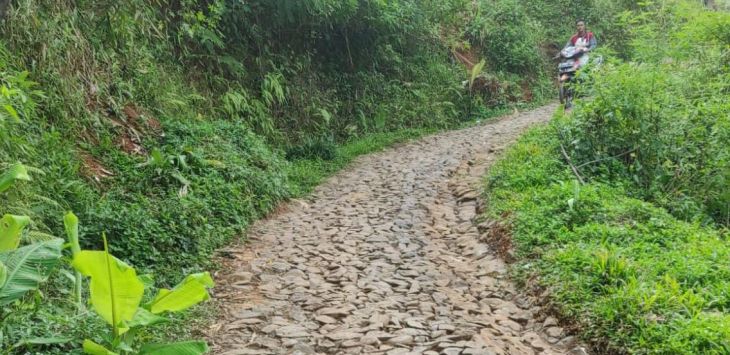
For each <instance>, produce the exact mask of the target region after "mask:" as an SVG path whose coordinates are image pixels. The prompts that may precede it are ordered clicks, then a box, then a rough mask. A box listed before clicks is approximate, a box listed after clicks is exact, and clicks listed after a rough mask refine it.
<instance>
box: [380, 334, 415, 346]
mask: <svg viewBox="0 0 730 355" xmlns="http://www.w3.org/2000/svg"><path fill="white" fill-rule="evenodd" d="M386 343H388V344H391V345H411V344H413V336H410V335H400V336H397V337H395V338H390V339H388V340H386Z"/></svg>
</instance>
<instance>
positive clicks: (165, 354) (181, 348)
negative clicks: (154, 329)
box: [139, 341, 208, 355]
mask: <svg viewBox="0 0 730 355" xmlns="http://www.w3.org/2000/svg"><path fill="white" fill-rule="evenodd" d="M207 352H208V344H206V343H205V342H204V341H183V342H179V343H172V344H147V345H145V346H143V347H142V349H140V350H139V355H200V354H205V353H207Z"/></svg>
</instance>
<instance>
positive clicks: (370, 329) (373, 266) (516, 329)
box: [208, 105, 583, 355]
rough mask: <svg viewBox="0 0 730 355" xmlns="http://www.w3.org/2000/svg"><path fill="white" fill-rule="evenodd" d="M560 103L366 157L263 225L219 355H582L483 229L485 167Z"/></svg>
mask: <svg viewBox="0 0 730 355" xmlns="http://www.w3.org/2000/svg"><path fill="white" fill-rule="evenodd" d="M555 108H556V106H555V105H550V106H545V107H542V108H540V109H537V110H534V111H531V112H527V113H521V114H513V115H512V116H509V117H505V118H503V119H501V120H500V121H497V122H494V123H489V124H484V125H480V126H476V127H472V128H468V129H463V130H459V131H453V132H448V133H444V134H440V135H435V136H430V137H426V138H423V139H420V140H417V141H415V142H413V143H410V144H405V145H402V146H399V147H396V148H393V149H390V150H387V151H384V152H381V153H376V154H372V155H368V156H364V157H361V158H359V159H358V160H357V161H356V162H355V163H354V164H353V165H352V166H351V167H350V168H349V169H347V170H346V171H343V172H341V173H340V174H338V175H336V176H334V177H332V178H330V179H329V180H328V181H327V182H326V183H324V184H323V185H321V186H320V187H318V188H317V189H316V190H315V193H314V194H312V196H311V197H310V198H308V199H306V200H296V201H292V202H291V203H289V204H288V205H287V206H286V207H285V208H283V209H282V210H281V211H280V212H279V213H277V214H275V215H273V216H271V217H270V218H269V219H266V220H263V221H260V222H258V223H257V224H256V225H255V226H253V227H252V228H251V230H250V232H249V236H248V239H249V240H250V242H249V243H247V244H241V245H238V246H233V247H231V248H229V249H226V250H225V251H223V252H224V255H226V257H227V261H226V266H225V267H224V269H223V270H222V271H221V272H220V273H219V274H218V275H217V276H216V279H217V283H218V286H217V288H216V290H215V297H216V299H217V301H218V302H219V303H220V304H221V307H222V308H223V312H222V316H221V318H220V319H219V320H218V321H217V322H216V323H215V324H214V325H213V326H212V327H211V328H210V330H209V332H208V340H209V341H210V343H211V345H212V349H213V351H214V353H217V354H227V355H233V354H290V353H299V354H341V353H348V354H349V353H352V354H360V353H376V354H560V353H567V352H572V353H575V354H581V353H583V350H582V349H581V348H576V344H575V340H574V338H573V337H571V336H568V335H566V334H565V331H564V330H563V328H561V327H560V326H559V325H558V323H557V322H556V320H555V319H554V318H549V317H548V318H545V316H544V315H542V312H541V308H540V307H539V305H538V302H537V299H536V298H533V297H530V296H527V295H524V294H520V293H519V292H518V290H517V289H516V288H515V286H514V285H513V283H512V282H511V281H510V280H509V279H508V277H507V271H506V270H507V267H506V265H505V263H504V261H503V259H502V258H500V256H499V255H498V253H499V254H502V255H505V253H507V251H506V248H509V245H507V246H505V245H504V243H508V242H509V236H508V235H503V234H504V233H505V231H503V230H499V227H498V226H499V224H498V223H489V222H487V223H481V224H480V225H479V228H478V227H477V224H476V221H475V219H476V218H477V215H478V213H477V210H478V209H479V204H480V201H479V197H480V194H479V190H478V187H479V186H480V185H481V184H480V177H481V176H482V175H483V174H484V172H485V169H486V168H487V167H488V166H489V165H490V164H491V163H492V162H493V161H494V159H496V158H497V157H498V154H499V152H500V151H501V150H502V149H503V148H504V147H505V146H506V145H507V144H509V143H511V142H513V141H514V140H515V139H516V138H517V137H518V135H519V134H520V133H521V132H522V131H523V130H524V129H526V128H527V127H529V126H530V125H533V124H537V123H542V122H546V121H547V120H548V119H549V118H550V116H551V114H552V112H553V111H554V110H555ZM495 226H496V227H495ZM495 228H497V229H495ZM489 241H497V242H498V243H497V245H494V246H492V245H490V244H489Z"/></svg>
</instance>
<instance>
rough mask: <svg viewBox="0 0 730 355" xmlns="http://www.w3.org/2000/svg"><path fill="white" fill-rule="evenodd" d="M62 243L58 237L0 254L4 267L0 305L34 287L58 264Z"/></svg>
mask: <svg viewBox="0 0 730 355" xmlns="http://www.w3.org/2000/svg"><path fill="white" fill-rule="evenodd" d="M62 246H63V240H62V239H54V240H50V241H47V242H42V243H37V244H31V245H28V246H25V247H22V248H19V249H16V250H13V251H10V252H3V253H0V262H1V263H3V264H4V265H5V269H6V271H5V283H4V284H3V285H2V287H0V306H4V305H6V304H9V303H11V302H13V301H15V300H17V299H19V298H21V297H23V295H24V294H25V293H26V292H28V291H31V290H35V289H37V288H38V284H40V283H41V282H44V281H45V280H46V279H47V278H48V274H49V273H50V271H51V270H52V269H53V268H54V267H55V266H56V264H58V262H59V260H60V258H61V248H62Z"/></svg>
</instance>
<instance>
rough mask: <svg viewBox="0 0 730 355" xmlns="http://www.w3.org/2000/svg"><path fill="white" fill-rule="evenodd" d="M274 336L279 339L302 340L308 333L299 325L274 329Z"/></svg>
mask: <svg viewBox="0 0 730 355" xmlns="http://www.w3.org/2000/svg"><path fill="white" fill-rule="evenodd" d="M276 335H277V336H279V337H281V338H303V337H306V336H308V335H309V332H308V331H307V329H306V328H304V327H302V326H300V325H285V326H283V327H281V328H278V329H276Z"/></svg>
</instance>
